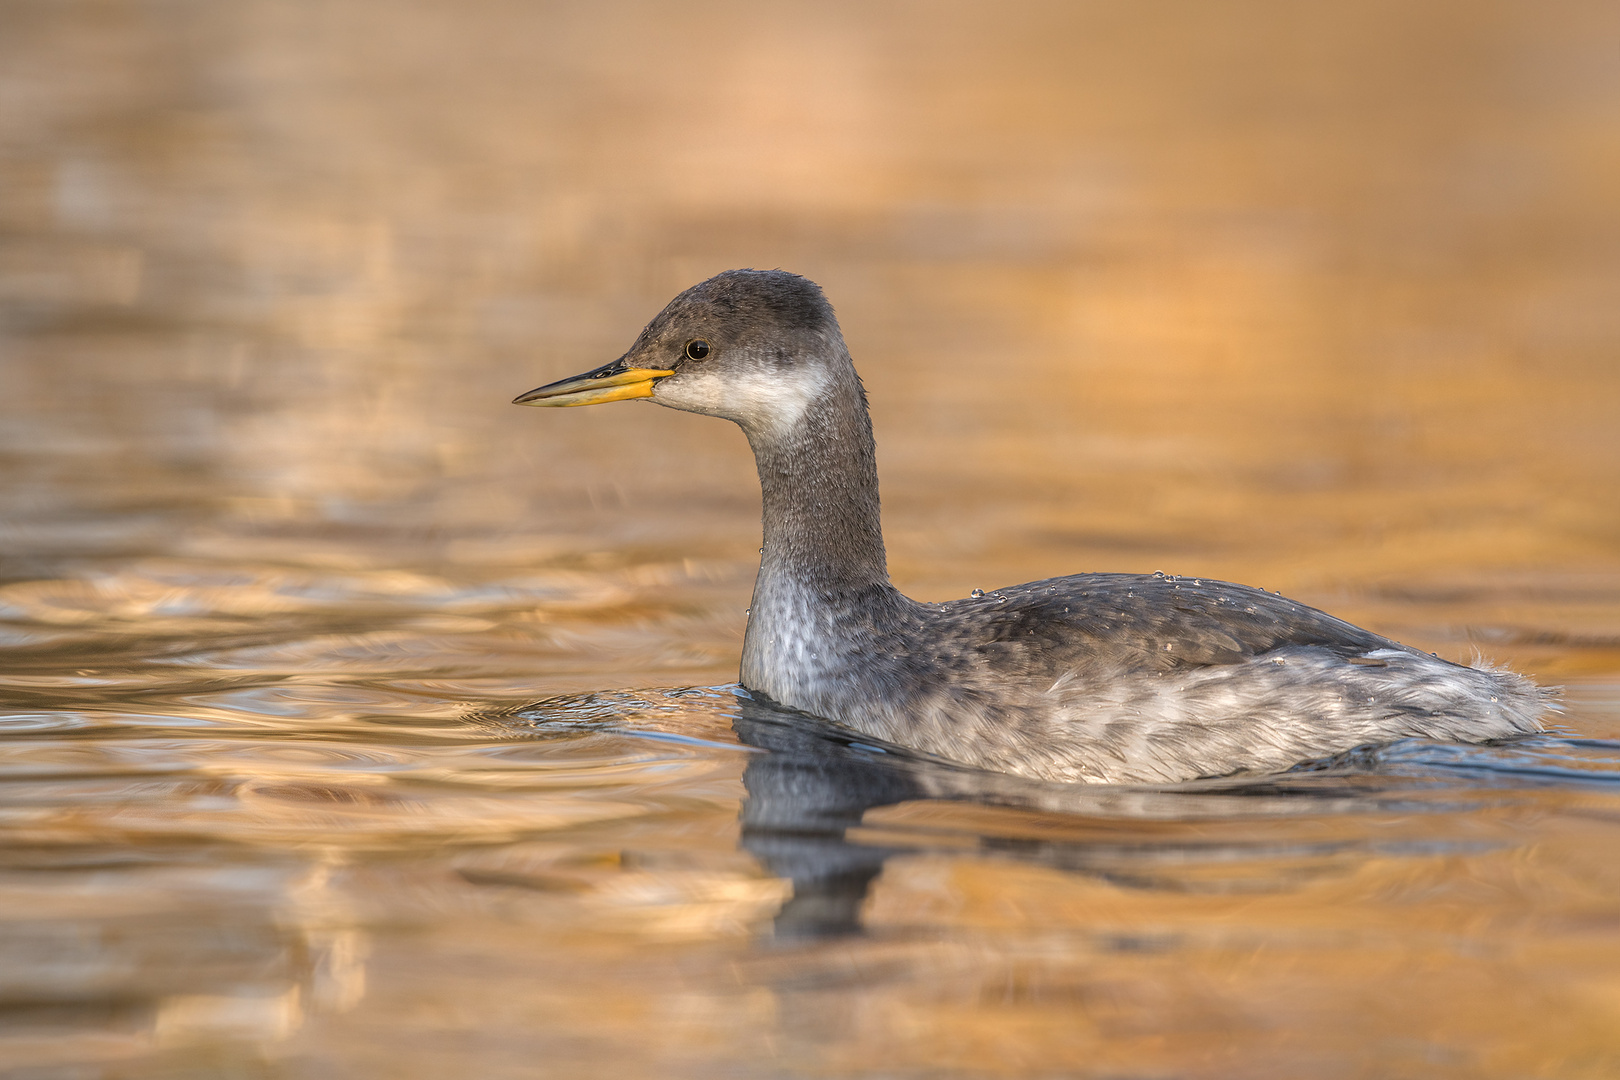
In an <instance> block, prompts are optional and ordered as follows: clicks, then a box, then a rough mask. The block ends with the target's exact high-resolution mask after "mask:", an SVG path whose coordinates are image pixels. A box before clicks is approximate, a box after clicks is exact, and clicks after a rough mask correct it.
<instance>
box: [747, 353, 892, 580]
mask: <svg viewBox="0 0 1620 1080" xmlns="http://www.w3.org/2000/svg"><path fill="white" fill-rule="evenodd" d="M743 430H744V431H746V432H747V434H748V442H749V445H750V446H752V447H753V450H754V461H755V464H756V465H757V466H758V468H759V484H760V489H761V492H762V495H763V516H764V532H765V550H764V552H763V554H762V557H761V559H760V574H759V583H758V585H757V586H756V589H755V595H756V599H758V598H759V597H760V594H761V593H762V592H764V591H766V590H764V589H763V588H762V587H763V586H766V585H768V584H777V585H782V586H788V585H791V586H793V587H794V591H796V592H799V593H800V594H801V595H803V594H805V593H806V592H807V593H808V594H809V595H812V596H816V597H821V598H830V597H832V596H834V595H840V594H842V595H847V594H849V593H851V592H862V591H866V590H869V589H871V588H873V587H879V588H885V589H886V588H887V587H888V584H889V572H888V564H887V561H886V559H885V557H884V552H883V526H882V519H881V515H880V512H879V508H878V483H877V455H876V450H875V448H874V446H873V442H872V421H871V418H870V417H869V416H868V414H867V411H866V395H865V393H864V392H863V391H862V390H861V385H860V381H859V379H857V378H856V376H855V373H854V369H853V368H851V369H849V373H848V376H847V378H839V379H836V380H834V382H833V384H832V385H831V386H829V387H828V388H827V390H826V391H825V392H824V393H822V394H820V395H818V396H817V397H816V398H815V399H814V400H813V401H811V402H810V403H809V404H808V405H807V406H806V407H805V408H804V409H803V410H802V411H800V412H799V413H798V415H797V416H795V417H793V419H792V420H791V422H788V423H782V424H778V425H772V426H759V425H748V424H745V425H744V426H743Z"/></svg>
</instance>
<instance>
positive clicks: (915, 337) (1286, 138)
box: [0, 0, 1620, 1077]
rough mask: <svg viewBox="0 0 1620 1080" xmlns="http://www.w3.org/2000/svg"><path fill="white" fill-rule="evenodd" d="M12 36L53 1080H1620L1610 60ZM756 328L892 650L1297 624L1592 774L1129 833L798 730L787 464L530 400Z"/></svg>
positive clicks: (4, 370)
mask: <svg viewBox="0 0 1620 1080" xmlns="http://www.w3.org/2000/svg"><path fill="white" fill-rule="evenodd" d="M5 23H6V32H5V33H4V34H3V35H0V410H3V421H0V475H3V477H4V480H5V482H4V484H3V485H0V650H3V651H0V729H3V730H4V732H5V734H6V741H5V744H4V747H3V751H0V822H3V823H4V825H5V837H6V840H5V843H4V844H3V845H0V957H3V959H4V963H0V1072H5V1073H6V1074H7V1075H18V1076H58V1075H61V1076H66V1075H73V1076H120V1077H134V1076H153V1077H156V1076H163V1077H170V1076H199V1077H202V1076H207V1077H215V1076H306V1075H307V1076H324V1075H335V1074H342V1075H387V1076H399V1077H411V1076H422V1077H439V1076H445V1075H459V1074H471V1075H478V1076H487V1077H501V1076H508V1075H511V1076H532V1075H535V1074H536V1072H537V1071H538V1072H541V1073H544V1074H547V1075H596V1074H600V1073H604V1072H612V1073H614V1074H615V1075H643V1076H684V1075H704V1076H713V1075H739V1076H781V1075H798V1074H810V1075H833V1076H885V1077H887V1076H934V1075H952V1076H1052V1075H1099V1076H1104V1075H1106V1076H1187V1077H1195V1076H1196V1077H1239V1076H1242V1077H1247V1076H1257V1075H1288V1076H1317V1075H1321V1076H1329V1075H1331V1076H1368V1077H1385V1076H1392V1075H1425V1076H1431V1075H1432V1076H1458V1077H1462V1076H1467V1077H1480V1076H1500V1077H1521V1076H1526V1075H1545V1076H1554V1075H1556V1076H1592V1077H1599V1076H1610V1075H1613V1074H1614V1073H1615V1072H1617V1071H1620V1037H1617V1035H1616V1032H1620V976H1617V974H1616V973H1617V972H1620V907H1617V904H1616V900H1615V897H1616V896H1617V895H1620V881H1616V879H1615V871H1614V870H1613V866H1614V865H1615V860H1614V859H1613V858H1611V857H1610V853H1612V852H1613V851H1614V850H1615V849H1616V845H1617V843H1620V835H1617V833H1616V822H1617V821H1620V800H1617V793H1620V787H1616V785H1617V784H1620V746H1617V745H1616V740H1620V693H1617V689H1616V688H1617V686H1620V678H1617V672H1620V542H1617V538H1620V501H1617V500H1616V498H1615V493H1616V490H1617V480H1620V434H1617V432H1620V424H1616V423H1615V418H1616V416H1617V415H1620V364H1616V362H1615V360H1616V356H1617V355H1620V305H1616V304H1615V303H1614V302H1613V297H1615V296H1616V295H1620V232H1617V224H1616V223H1617V222H1620V213H1617V211H1620V154H1617V153H1616V140H1615V132H1616V131H1620V76H1617V73H1616V69H1615V67H1614V64H1613V57H1612V51H1613V50H1612V43H1613V41H1614V40H1615V35H1616V32H1617V31H1620V25H1617V23H1620V15H1617V13H1616V9H1615V8H1614V6H1613V5H1610V4H1603V3H1597V2H1583V0H1570V2H1567V3H1561V4H1557V5H1554V6H1553V7H1551V8H1548V7H1545V6H1543V7H1537V8H1531V7H1529V6H1525V5H1512V4H1507V5H1494V6H1491V5H1484V6H1482V5H1478V4H1461V3H1450V2H1440V3H1430V4H1426V5H1420V6H1417V7H1413V6H1411V5H1401V4H1393V3H1384V2H1374V3H1365V4H1354V5H1350V4H1345V5H1337V6H1331V5H1330V6H1322V5H1316V6H1312V7H1308V8H1303V7H1298V6H1296V5H1287V4H1280V3H1276V2H1274V0H1244V2H1241V3H1236V4H1227V5H1215V6H1211V5H1197V4H1186V3H1148V4H1137V5H1130V6H1125V7H1117V8H1110V7H1106V6H1094V5H1093V6H1087V5H1069V4H1032V5H1024V6H1022V7H1020V8H1017V9H1016V10H1003V9H992V8H990V7H988V6H986V5H983V4H972V3H952V4H945V5H928V6H922V5H909V6H907V5H902V6H897V7H889V8H881V9H874V8H872V7H871V6H870V5H860V6H857V5H848V4H831V5H820V6H817V7H815V8H800V7H794V6H789V5H776V4H764V5H761V4H757V3H755V4H741V3H733V2H728V0H721V2H715V3H707V4H703V5H684V6H666V5H656V4H647V3H636V2H632V0H623V2H613V3H604V4H596V5H590V6H566V5H555V4H545V3H522V4H519V3H511V2H505V0H478V2H475V3H466V2H463V3H459V4H453V5H452V4H444V3H434V2H427V3H419V4H415V5H387V4H378V3H373V2H371V0H346V2H344V3H340V4H335V5H334V4H326V5H318V4H307V3H302V2H284V0H277V2H275V3H269V2H258V0H244V2H239V3H233V4H228V5H209V4H198V3H190V2H185V0H182V2H180V3H177V4H169V5H159V6H153V5H145V4H135V3H131V2H128V0H91V2H86V3H82V4H73V5H66V4H51V3H43V2H33V0H22V2H19V3H14V4H12V5H10V6H9V7H8V9H7V12H6V15H5ZM749 265H751V266H782V267H786V268H789V269H793V270H797V271H799V272H802V273H805V274H808V275H810V276H811V277H814V278H816V279H817V280H818V281H820V282H821V283H822V284H823V285H825V286H826V288H827V289H828V291H829V294H830V295H831V297H832V299H833V301H834V303H835V304H836V305H837V306H838V309H839V313H840V317H841V319H842V321H843V324H844V328H845V331H846V335H847V337H848V338H849V340H850V343H851V346H852V348H853V350H854V353H855V356H856V359H857V361H858V363H859V364H860V365H861V370H862V373H863V376H864V377H865V379H866V382H867V385H868V388H869V390H870V392H871V397H872V402H873V412H874V420H875V423H876V426H877V429H878V439H879V451H880V457H881V464H882V470H883V478H884V492H885V497H886V509H887V523H886V524H887V530H888V537H889V545H890V554H891V559H892V562H893V569H894V573H895V577H896V580H897V581H898V582H899V583H900V584H901V585H902V586H903V587H904V588H906V589H907V590H908V591H911V592H913V593H914V594H917V595H921V596H925V597H934V598H943V597H947V596H959V595H964V594H965V593H966V592H967V591H968V590H969V589H971V588H973V587H975V586H978V587H985V588H990V587H994V586H996V585H998V584H1003V583H1006V582H1012V581H1021V580H1026V579H1031V578H1036V577H1041V576H1046V575H1050V574H1057V573H1063V572H1068V571H1073V570H1078V569H1120V570H1138V571H1151V570H1156V569H1163V570H1166V571H1169V572H1179V573H1187V574H1202V575H1205V576H1210V577H1218V578H1227V579H1233V580H1242V581H1247V582H1251V583H1254V584H1260V585H1264V586H1266V587H1267V588H1271V589H1280V590H1283V591H1285V592H1288V593H1290V594H1291V595H1295V596H1298V597H1300V598H1302V599H1305V600H1307V601H1310V602H1314V603H1316V604H1318V605H1320V606H1324V607H1328V608H1330V609H1331V610H1333V611H1335V613H1337V614H1341V615H1344V616H1346V617H1349V618H1351V619H1353V620H1355V621H1358V622H1362V623H1364V624H1367V625H1370V626H1372V627H1374V628H1375V629H1378V630H1380V631H1382V632H1385V633H1389V634H1391V635H1394V636H1397V637H1399V638H1401V639H1403V640H1407V641H1409V642H1411V643H1413V644H1417V645H1421V646H1423V647H1425V648H1429V649H1434V650H1436V651H1439V652H1440V653H1441V654H1442V655H1446V656H1452V657H1466V656H1469V655H1471V654H1472V652H1473V651H1474V650H1476V649H1477V650H1483V651H1485V652H1487V653H1488V654H1490V655H1491V656H1493V657H1494V658H1495V659H1497V660H1499V661H1503V662H1509V663H1512V664H1513V665H1515V666H1517V667H1519V668H1521V669H1523V670H1526V671H1528V672H1530V673H1532V674H1536V675H1538V676H1539V677H1541V678H1542V679H1543V680H1546V681H1556V682H1565V683H1567V684H1569V686H1570V692H1569V695H1568V698H1567V705H1568V709H1567V711H1566V713H1565V714H1564V717H1563V721H1562V723H1563V726H1564V728H1565V733H1564V734H1563V735H1560V736H1558V737H1550V738H1548V739H1544V740H1537V741H1532V742H1531V743H1527V744H1524V745H1521V746H1516V747H1501V748H1450V747H1434V746H1407V747H1396V748H1392V749H1390V750H1387V751H1384V752H1382V753H1380V754H1378V755H1375V756H1372V757H1368V758H1365V759H1361V760H1355V761H1349V762H1345V763H1341V764H1340V765H1339V766H1338V767H1337V768H1334V769H1328V770H1324V771H1319V772H1315V773H1301V774H1295V775H1293V776H1291V777H1289V778H1285V779H1284V780H1281V781H1278V782H1276V783H1275V784H1271V785H1266V784H1260V785H1253V786H1249V787H1241V788H1238V789H1231V788H1230V787H1222V786H1220V785H1215V786H1214V787H1206V788H1199V787H1198V786H1196V785H1194V786H1193V787H1191V788H1188V789H1184V790H1178V791H1174V792H1108V791H1072V790H1063V789H1055V790H1054V789H1047V788H1040V787H1032V786H1029V785H1019V784H1014V783H1010V782H1006V781H1000V780H997V779H996V778H993V777H992V778H986V777H974V776H971V775H966V774H961V773H959V772H956V771H953V770H949V769H943V768H939V767H937V766H931V765H928V764H926V763H918V762H912V761H909V760H907V759H905V758H904V757H903V755H898V754H890V755H881V754H877V753H875V751H873V750H872V749H870V748H868V749H861V748H860V747H847V746H842V745H840V744H837V743H836V742H829V741H827V740H825V739H821V738H819V737H818V736H817V734H816V733H815V732H813V731H806V730H801V729H798V728H795V727H793V726H792V725H791V724H786V725H785V726H784V724H783V723H782V722H781V721H780V720H779V719H773V718H771V717H769V716H766V717H763V718H762V717H761V716H760V715H758V714H757V710H756V708H755V707H754V706H752V705H751V704H750V703H748V702H746V701H741V700H739V699H738V698H736V696H735V695H734V694H733V693H732V692H731V690H730V689H729V688H728V687H727V685H726V684H727V683H728V681H729V680H731V679H733V678H734V677H735V665H736V654H737V649H738V646H739V644H740V631H741V612H742V609H743V607H744V606H745V605H746V604H747V597H748V590H749V586H750V583H751V581H752V573H753V568H754V565H755V563H754V559H755V554H756V553H755V547H756V546H757V536H758V532H757V529H758V521H757V514H758V503H757V497H756V494H755V492H756V488H755V481H754V478H753V475H752V463H751V461H750V460H749V459H748V457H747V454H746V448H745V446H744V445H743V441H742V439H741V438H740V436H738V434H737V433H736V432H735V431H734V430H732V429H731V428H729V427H728V426H727V425H723V424H718V423H715V422H712V421H705V420H702V419H700V418H695V417H691V416H683V415H678V414H674V413H670V412H668V411H665V410H659V409H654V408H644V407H631V406H627V405H626V406H614V407H609V408H603V409H591V410H580V411H578V412H569V413H561V414H557V415H536V414H534V413H533V412H531V411H528V410H520V409H513V408H511V407H510V406H508V405H507V404H506V402H507V401H509V400H510V398H511V397H512V395H513V394H515V393H517V392H519V391H522V390H525V389H527V388H529V387H530V386H533V385H537V384H538V383H540V382H543V381H547V380H549V379H551V378H553V377H557V376H560V375H565V374H571V373H573V372H575V371H579V370H583V369H585V368H586V367H589V366H593V365H595V364H597V363H600V362H602V361H604V360H608V359H611V358H612V357H614V356H616V355H618V354H619V352H620V351H622V349H623V348H624V347H625V346H626V345H627V344H628V342H629V341H630V340H631V338H632V337H633V335H634V333H635V331H636V330H637V329H639V327H640V326H641V325H642V323H643V322H644V321H645V320H646V319H647V318H648V317H650V316H651V315H652V314H653V313H654V312H655V311H656V310H657V309H658V308H659V307H660V306H661V305H662V304H663V303H664V302H665V301H666V300H667V299H668V298H669V297H670V296H671V295H673V294H674V293H675V292H676V291H678V290H680V289H681V288H684V287H685V286H687V285H690V284H692V283H693V282H695V281H697V280H699V279H701V278H703V277H705V276H707V275H709V274H711V273H714V272H716V271H718V270H722V269H726V268H728V267H733V266H749ZM656 687H676V688H688V689H673V690H658V689H647V688H656ZM705 687H717V689H703V688H705ZM625 688H641V689H625ZM690 688H697V689H690ZM557 695H564V696H557ZM539 699H547V700H546V701H545V702H544V703H542V704H541V705H534V704H533V703H535V702H536V701H537V700H539ZM526 706H532V707H526ZM1565 735H1568V736H1570V737H1565Z"/></svg>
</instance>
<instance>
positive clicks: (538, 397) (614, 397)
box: [512, 360, 675, 408]
mask: <svg viewBox="0 0 1620 1080" xmlns="http://www.w3.org/2000/svg"><path fill="white" fill-rule="evenodd" d="M673 374H675V373H674V372H673V371H663V370H660V369H658V368H633V367H625V366H624V361H622V360H615V361H613V363H611V364H603V365H602V366H601V367H599V368H597V369H596V370H595V371H587V372H586V373H585V374H583V375H575V376H573V377H571V378H567V379H559V380H557V381H556V382H554V383H547V384H546V385H545V386H542V387H540V388H539V389H537V390H530V391H529V392H528V393H527V394H519V395H518V396H517V397H515V398H513V399H512V404H514V405H545V406H556V407H559V408H561V407H564V406H568V405H600V404H602V403H603V402H606V401H627V400H629V399H631V398H644V397H652V392H653V384H654V383H656V382H657V381H658V380H659V379H662V378H664V377H665V376H666V375H673Z"/></svg>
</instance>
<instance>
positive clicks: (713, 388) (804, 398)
mask: <svg viewBox="0 0 1620 1080" xmlns="http://www.w3.org/2000/svg"><path fill="white" fill-rule="evenodd" d="M830 382H831V376H830V375H829V374H828V372H826V371H825V370H823V369H822V368H820V367H819V366H807V367H795V368H792V369H790V370H787V371H769V372H766V371H756V370H749V371H740V372H738V371H732V372H720V371H693V372H682V373H681V374H679V375H672V376H670V377H669V378H667V379H661V380H659V382H658V383H657V384H656V385H655V386H654V387H653V400H654V401H656V402H658V404H660V405H667V406H669V407H670V408H672V409H682V410H684V411H686V412H695V413H705V414H707V415H709V416H720V417H724V418H725V419H727V420H735V421H736V422H737V423H739V424H742V425H743V426H744V427H747V428H754V429H763V430H769V429H771V428H791V427H795V426H797V425H798V423H799V421H800V419H802V418H803V416H804V413H805V410H806V409H808V408H809V407H810V405H811V403H813V402H814V401H815V400H816V399H817V398H819V397H821V395H822V394H823V393H825V392H826V390H827V386H828V384H829V383H830Z"/></svg>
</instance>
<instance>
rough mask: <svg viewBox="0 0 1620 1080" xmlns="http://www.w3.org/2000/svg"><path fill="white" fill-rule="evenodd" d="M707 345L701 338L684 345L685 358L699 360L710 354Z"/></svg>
mask: <svg viewBox="0 0 1620 1080" xmlns="http://www.w3.org/2000/svg"><path fill="white" fill-rule="evenodd" d="M710 351H711V350H710V348H709V343H708V342H707V341H704V340H703V339H702V338H698V339H697V340H696V341H688V342H687V343H686V357H687V359H689V360H701V359H703V358H704V357H705V356H708V355H709V353H710Z"/></svg>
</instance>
